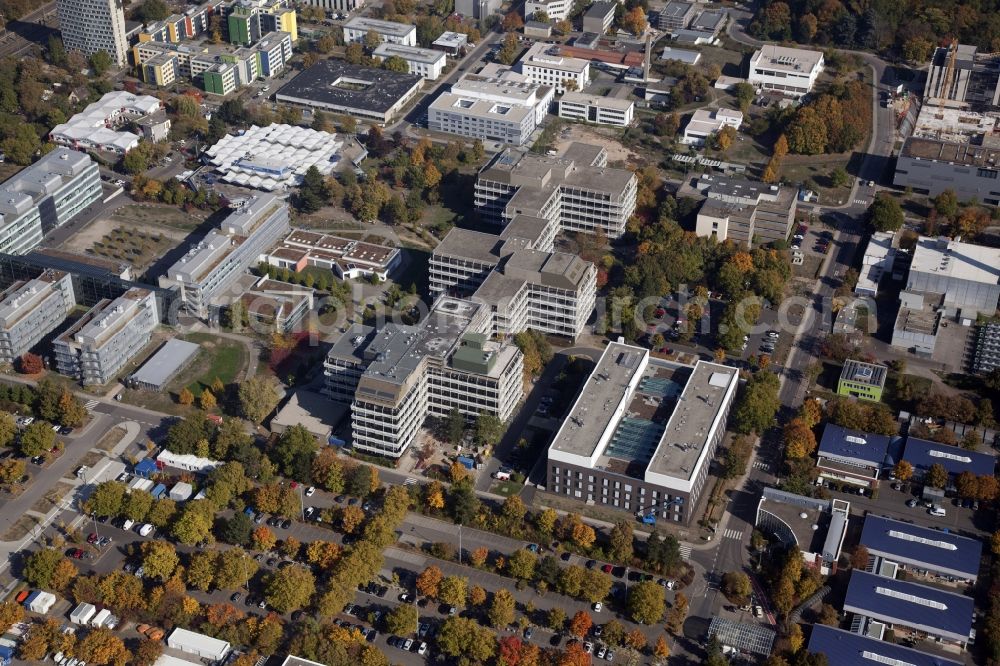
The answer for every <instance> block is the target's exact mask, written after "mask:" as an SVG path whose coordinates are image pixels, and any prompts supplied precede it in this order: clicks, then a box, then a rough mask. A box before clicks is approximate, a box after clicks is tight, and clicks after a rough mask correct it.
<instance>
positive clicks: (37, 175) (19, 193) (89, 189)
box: [0, 148, 102, 254]
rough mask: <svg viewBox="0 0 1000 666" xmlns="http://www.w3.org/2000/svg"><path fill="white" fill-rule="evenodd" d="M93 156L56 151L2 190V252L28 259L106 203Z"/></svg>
mask: <svg viewBox="0 0 1000 666" xmlns="http://www.w3.org/2000/svg"><path fill="white" fill-rule="evenodd" d="M101 192H102V191H101V174H100V171H99V169H98V166H97V163H96V162H94V161H93V160H92V159H90V156H88V155H86V154H84V153H79V152H77V151H75V150H69V149H67V148H56V149H55V150H53V151H52V152H50V153H48V154H46V155H44V156H43V157H42V158H41V159H39V160H38V161H37V162H35V163H34V164H32V165H31V166H29V167H27V168H26V169H23V170H21V171H19V172H18V173H16V174H15V175H13V176H11V177H10V178H9V179H8V180H7V181H5V182H4V183H3V184H2V185H0V252H4V253H7V254H25V253H27V252H30V251H31V250H32V249H34V248H35V247H36V246H37V245H38V244H40V243H41V242H42V236H43V234H45V233H46V232H48V231H50V230H52V229H54V228H56V227H61V226H62V225H64V224H66V222H68V221H69V220H71V219H73V218H74V217H75V216H76V215H77V214H79V213H80V211H82V210H83V209H84V208H86V207H87V206H89V205H90V204H92V203H93V202H95V201H97V200H98V199H100V198H101V196H102V194H101Z"/></svg>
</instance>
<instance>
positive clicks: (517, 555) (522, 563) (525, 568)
mask: <svg viewBox="0 0 1000 666" xmlns="http://www.w3.org/2000/svg"><path fill="white" fill-rule="evenodd" d="M537 563H538V556H537V555H535V554H534V553H533V552H531V551H530V550H528V549H527V548H521V549H519V550H516V551H514V553H513V554H512V555H511V556H510V557H509V558H508V559H507V574H508V575H509V576H511V577H513V578H520V579H521V580H531V578H532V577H533V576H534V575H535V565H536V564H537Z"/></svg>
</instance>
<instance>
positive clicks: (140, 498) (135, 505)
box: [121, 492, 153, 522]
mask: <svg viewBox="0 0 1000 666" xmlns="http://www.w3.org/2000/svg"><path fill="white" fill-rule="evenodd" d="M152 507H153V496H152V495H150V494H149V493H145V492H133V493H129V494H128V495H126V496H125V500H124V501H123V502H122V511H121V513H122V515H123V516H125V517H126V518H128V519H129V520H134V521H136V522H142V521H145V520H146V516H147V515H149V510H150V509H151V508H152Z"/></svg>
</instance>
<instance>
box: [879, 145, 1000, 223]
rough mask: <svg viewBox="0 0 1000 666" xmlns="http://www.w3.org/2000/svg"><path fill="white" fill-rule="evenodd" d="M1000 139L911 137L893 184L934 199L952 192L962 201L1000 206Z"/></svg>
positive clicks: (901, 155) (900, 160) (897, 168)
mask: <svg viewBox="0 0 1000 666" xmlns="http://www.w3.org/2000/svg"><path fill="white" fill-rule="evenodd" d="M998 160H1000V139H997V138H996V137H995V135H993V134H989V135H983V136H981V137H978V138H972V139H971V140H968V141H945V140H941V139H934V138H923V137H917V136H911V137H909V138H907V139H906V141H905V142H904V143H903V147H902V149H901V150H900V151H899V156H898V157H897V158H896V172H895V174H894V176H893V179H892V182H893V184H894V185H895V186H896V187H903V188H905V187H910V188H912V189H913V190H915V191H917V192H921V193H923V194H926V195H928V196H931V197H936V196H937V195H939V194H941V193H942V192H943V191H945V190H952V191H954V192H955V194H956V195H957V196H958V199H959V201H969V200H972V199H975V200H977V201H979V202H981V203H984V204H988V205H990V206H996V205H1000V178H998V176H1000V166H998V165H1000V161H998Z"/></svg>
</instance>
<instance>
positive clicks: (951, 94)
mask: <svg viewBox="0 0 1000 666" xmlns="http://www.w3.org/2000/svg"><path fill="white" fill-rule="evenodd" d="M949 67H950V68H951V70H952V72H951V75H950V76H949V75H948V69H949ZM946 85H947V89H946V88H945V86H946ZM924 100H925V102H924V103H925V104H927V105H928V106H934V107H936V106H938V105H939V104H940V103H941V102H944V104H945V105H947V106H951V107H955V108H962V109H988V108H992V107H996V106H1000V58H998V57H997V54H996V53H979V49H978V48H976V47H975V46H970V45H968V44H955V45H952V44H949V45H948V46H939V47H937V48H936V49H934V55H933V56H931V61H930V64H929V65H928V66H927V80H926V83H925V84H924Z"/></svg>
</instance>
